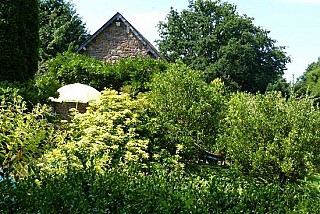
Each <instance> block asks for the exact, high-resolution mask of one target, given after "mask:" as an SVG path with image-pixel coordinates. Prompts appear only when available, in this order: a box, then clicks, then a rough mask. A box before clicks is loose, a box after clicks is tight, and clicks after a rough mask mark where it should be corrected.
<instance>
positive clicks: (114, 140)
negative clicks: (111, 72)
mask: <svg viewBox="0 0 320 214" xmlns="http://www.w3.org/2000/svg"><path fill="white" fill-rule="evenodd" d="M142 101H143V98H141V99H132V98H131V97H130V96H129V95H128V94H118V92H117V91H114V90H109V89H106V90H105V91H103V92H102V95H101V98H100V100H99V101H97V102H96V103H94V104H91V105H90V107H89V108H88V110H87V112H86V113H84V114H75V116H74V118H73V120H72V121H71V122H70V124H67V126H68V128H67V131H66V133H64V134H63V133H62V134H63V135H65V139H64V141H62V142H61V143H60V144H59V145H58V146H57V148H56V149H54V150H53V151H50V152H49V153H47V154H46V155H45V157H44V161H45V163H46V166H47V168H48V169H52V170H58V171H59V172H64V170H65V169H66V168H67V167H68V165H69V164H71V165H73V166H76V167H79V168H86V167H93V168H95V169H96V170H98V171H100V172H103V171H104V170H106V169H111V168H113V167H115V168H116V166H128V165H130V163H135V164H138V163H140V165H139V166H142V167H143V165H144V164H143V163H144V162H145V161H146V160H147V159H148V157H149V155H148V152H147V149H148V143H149V140H148V139H144V138H142V137H140V136H139V134H138V133H137V131H136V127H137V125H138V124H139V123H140V120H139V115H140V113H142V112H143V111H144V110H143V109H140V107H139V103H141V102H142Z"/></svg>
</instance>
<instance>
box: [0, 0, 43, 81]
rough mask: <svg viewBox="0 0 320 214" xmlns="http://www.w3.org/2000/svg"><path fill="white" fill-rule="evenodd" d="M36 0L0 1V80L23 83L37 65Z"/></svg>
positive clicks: (37, 31) (37, 23)
mask: <svg viewBox="0 0 320 214" xmlns="http://www.w3.org/2000/svg"><path fill="white" fill-rule="evenodd" d="M38 4H39V3H38V0H28V1H25V0H14V1H12V0H1V1H0V47H1V54H0V81H4V80H7V81H10V82H14V81H19V82H25V81H27V80H28V79H30V78H32V77H33V75H34V74H35V72H36V71H37V68H38V49H39V12H38V11H39V5H38Z"/></svg>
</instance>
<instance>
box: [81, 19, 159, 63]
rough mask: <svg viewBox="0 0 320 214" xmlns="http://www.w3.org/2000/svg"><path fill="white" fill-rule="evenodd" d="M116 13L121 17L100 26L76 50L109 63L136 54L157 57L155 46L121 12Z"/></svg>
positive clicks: (133, 56)
mask: <svg viewBox="0 0 320 214" xmlns="http://www.w3.org/2000/svg"><path fill="white" fill-rule="evenodd" d="M117 15H118V16H120V17H121V18H117V19H115V18H113V19H112V20H111V21H109V23H107V26H105V27H102V28H101V29H100V31H98V33H95V34H94V35H93V37H92V38H91V40H89V42H87V43H86V44H85V45H83V46H82V47H81V48H80V49H79V50H78V53H80V54H83V55H86V56H89V57H92V58H95V59H98V60H101V61H104V62H111V63H113V62H115V61H117V60H118V59H120V58H135V57H136V56H143V57H153V58H158V57H157V56H155V54H154V53H155V52H156V53H157V54H159V53H158V52H157V51H156V50H155V48H154V47H151V46H152V45H151V44H150V43H149V42H148V41H146V39H145V38H144V37H143V36H142V35H141V34H139V33H138V32H137V31H136V30H135V29H134V28H133V27H132V26H131V25H130V24H129V23H128V22H127V21H126V20H125V19H124V18H123V17H122V16H121V14H119V13H118V14H116V15H115V16H117ZM151 49H152V50H151ZM159 55H160V54H159Z"/></svg>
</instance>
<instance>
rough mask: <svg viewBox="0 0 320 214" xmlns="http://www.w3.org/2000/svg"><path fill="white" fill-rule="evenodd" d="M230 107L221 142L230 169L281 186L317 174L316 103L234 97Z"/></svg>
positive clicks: (318, 113)
mask: <svg viewBox="0 0 320 214" xmlns="http://www.w3.org/2000/svg"><path fill="white" fill-rule="evenodd" d="M227 105H228V110H227V116H226V118H225V120H224V126H223V127H222V128H221V132H220V133H221V135H220V137H219V138H218V142H219V146H220V147H223V148H224V149H225V151H226V154H227V161H228V162H229V164H230V165H231V166H232V167H235V168H238V169H240V170H241V171H243V172H245V173H248V174H250V175H252V176H254V177H259V178H262V179H266V180H268V181H277V182H281V183H286V182H292V181H296V180H297V179H301V178H304V177H305V176H306V175H307V174H309V173H311V172H313V171H317V170H319V163H320V162H319V152H320V151H319V148H320V147H319V145H320V132H319V130H318V127H319V125H320V111H319V110H318V108H315V107H314V104H313V101H312V100H310V99H308V98H305V99H297V98H295V97H294V96H290V98H289V99H288V100H286V99H285V98H283V97H282V96H281V94H280V93H276V92H274V93H267V94H266V95H259V94H258V95H251V94H246V93H236V94H233V95H232V96H231V99H230V101H229V103H228V104H227Z"/></svg>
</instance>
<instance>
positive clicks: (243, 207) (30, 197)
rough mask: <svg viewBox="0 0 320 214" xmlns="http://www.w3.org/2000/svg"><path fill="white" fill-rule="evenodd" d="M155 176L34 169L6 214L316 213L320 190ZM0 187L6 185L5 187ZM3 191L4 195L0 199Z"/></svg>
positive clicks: (232, 177)
mask: <svg viewBox="0 0 320 214" xmlns="http://www.w3.org/2000/svg"><path fill="white" fill-rule="evenodd" d="M155 166H157V167H155V168H154V169H153V170H152V173H148V174H141V173H140V172H139V171H135V170H130V171H129V172H123V171H121V170H119V169H118V170H113V171H106V172H105V173H104V174H100V173H97V171H96V170H95V169H94V167H89V168H85V169H83V170H78V169H77V167H75V166H74V165H72V164H70V165H69V166H68V167H67V169H66V171H65V173H62V174H51V173H47V172H44V171H42V170H39V169H35V170H34V171H33V172H34V174H33V175H32V176H30V177H29V178H27V179H25V180H23V181H20V182H18V183H17V186H16V188H15V189H9V190H8V189H5V191H4V192H7V193H10V195H7V197H6V198H4V197H2V198H0V199H2V200H0V205H2V206H1V207H0V211H1V213H16V212H21V213H263V214H265V213H317V212H318V211H319V208H320V203H319V201H320V198H319V191H318V190H315V189H312V188H309V187H308V186H305V185H302V184H301V185H298V184H295V185H287V186H285V187H281V186H279V185H277V184H265V183H264V182H261V181H258V180H256V179H254V178H250V177H245V176H242V175H241V174H238V173H237V172H235V171H230V170H228V171H221V170H220V171H215V170H209V171H208V173H209V174H208V175H206V176H204V177H203V176H199V175H198V174H194V173H192V174H185V173H181V172H180V171H179V170H178V171H170V172H168V170H167V169H166V168H165V167H163V166H161V165H159V164H156V165H155ZM0 187H1V186H0ZM2 195H3V192H2V191H1V192H0V196H2Z"/></svg>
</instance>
